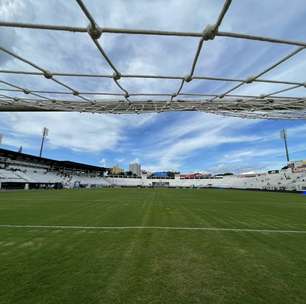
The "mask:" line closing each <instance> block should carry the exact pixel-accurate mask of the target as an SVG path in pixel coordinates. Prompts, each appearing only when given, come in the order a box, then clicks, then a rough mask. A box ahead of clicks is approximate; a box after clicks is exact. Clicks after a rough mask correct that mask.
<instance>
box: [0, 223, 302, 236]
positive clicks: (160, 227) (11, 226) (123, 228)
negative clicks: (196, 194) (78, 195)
mask: <svg viewBox="0 0 306 304" xmlns="http://www.w3.org/2000/svg"><path fill="white" fill-rule="evenodd" d="M0 228H34V229H35V228H39V229H40V228H41V229H78V230H132V229H150V230H200V231H201V230H203V231H233V232H260V233H300V234H306V230H277V229H248V228H218V227H167V226H117V227H116V226H65V225H0Z"/></svg>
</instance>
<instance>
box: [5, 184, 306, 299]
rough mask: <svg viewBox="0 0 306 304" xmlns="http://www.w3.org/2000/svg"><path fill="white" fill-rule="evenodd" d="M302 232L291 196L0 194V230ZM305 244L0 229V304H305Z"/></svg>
mask: <svg viewBox="0 0 306 304" xmlns="http://www.w3.org/2000/svg"><path fill="white" fill-rule="evenodd" d="M4 224H16V225H74V226H167V227H169V226H170V227H221V228H241V229H245V228H250V229H280V230H303V231H306V197H305V196H304V197H303V196H301V195H299V194H286V193H264V192H251V191H250V192H247V191H233V190H210V189H207V190H195V189H159V190H155V189H101V190H74V191H68V190H63V191H28V192H2V193H0V225H4ZM305 286H306V234H293V233H269V232H246V231H239V232H234V231H204V230H154V229H152V230H151V229H147V230H141V229H135V230H103V229H101V230H85V229H46V228H3V227H1V228H0V303H1V304H2V303H5V304H7V303H14V304H19V303H28V304H37V303H44V304H45V303H60V304H65V303H69V304H70V303H73V304H76V303H82V304H86V303H112V304H116V303H133V304H137V303H167V304H171V303H173V304H174V303H175V304H177V303H184V304H185V303H235V304H236V303H247V304H250V303H265V304H267V303H277V304H280V303H286V304H288V303H305V302H306V288H305Z"/></svg>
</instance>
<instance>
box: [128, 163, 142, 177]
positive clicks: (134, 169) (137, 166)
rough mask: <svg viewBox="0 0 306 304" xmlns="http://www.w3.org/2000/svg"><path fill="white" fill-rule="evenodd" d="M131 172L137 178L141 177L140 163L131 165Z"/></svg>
mask: <svg viewBox="0 0 306 304" xmlns="http://www.w3.org/2000/svg"><path fill="white" fill-rule="evenodd" d="M129 171H131V172H132V173H133V174H135V175H137V176H141V166H140V164H138V163H131V164H130V165H129Z"/></svg>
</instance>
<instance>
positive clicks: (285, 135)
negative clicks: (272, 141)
mask: <svg viewBox="0 0 306 304" xmlns="http://www.w3.org/2000/svg"><path fill="white" fill-rule="evenodd" d="M281 137H282V138H283V139H284V144H285V150H286V158H287V162H288V163H289V161H290V159H289V152H288V144H287V131H286V130H285V129H283V130H282V131H281Z"/></svg>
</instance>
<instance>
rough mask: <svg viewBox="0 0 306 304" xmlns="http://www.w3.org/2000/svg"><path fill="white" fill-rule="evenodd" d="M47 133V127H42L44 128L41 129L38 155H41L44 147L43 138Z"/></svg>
mask: <svg viewBox="0 0 306 304" xmlns="http://www.w3.org/2000/svg"><path fill="white" fill-rule="evenodd" d="M47 135H48V129H47V128H44V129H43V135H42V139H41V145H40V151H39V157H41V155H42V152H43V148H44V142H45V138H46V136H47Z"/></svg>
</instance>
